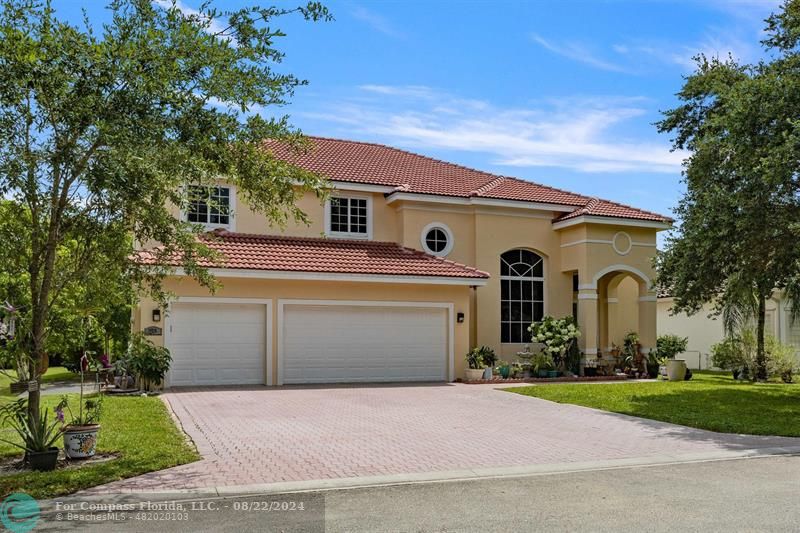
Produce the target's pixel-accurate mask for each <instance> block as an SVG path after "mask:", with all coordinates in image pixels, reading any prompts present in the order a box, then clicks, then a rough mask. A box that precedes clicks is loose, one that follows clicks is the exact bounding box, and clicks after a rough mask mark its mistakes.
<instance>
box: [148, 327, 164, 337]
mask: <svg viewBox="0 0 800 533" xmlns="http://www.w3.org/2000/svg"><path fill="white" fill-rule="evenodd" d="M144 334H145V335H147V336H148V337H155V336H158V335H161V328H160V327H158V326H148V327H146V328H144Z"/></svg>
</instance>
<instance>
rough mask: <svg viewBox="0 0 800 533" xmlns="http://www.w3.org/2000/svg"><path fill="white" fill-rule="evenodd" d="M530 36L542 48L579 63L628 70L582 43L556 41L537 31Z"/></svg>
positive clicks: (613, 69)
mask: <svg viewBox="0 0 800 533" xmlns="http://www.w3.org/2000/svg"><path fill="white" fill-rule="evenodd" d="M530 37H531V39H532V40H533V41H534V42H535V43H537V44H539V45H540V46H541V47H542V48H545V49H546V50H549V51H551V52H553V53H554V54H557V55H560V56H563V57H566V58H568V59H572V60H573V61H578V62H579V63H584V64H586V65H589V66H592V67H595V68H599V69H601V70H608V71H611V72H628V69H627V68H625V67H623V66H622V65H618V64H616V63H612V62H610V61H606V60H604V59H601V58H599V57H597V56H596V55H595V54H594V53H592V51H591V50H589V48H588V47H587V46H586V45H584V44H582V43H579V42H575V41H570V42H564V43H554V42H552V41H549V40H547V39H545V38H544V37H542V36H540V35H538V34H536V33H532V34H531V36H530Z"/></svg>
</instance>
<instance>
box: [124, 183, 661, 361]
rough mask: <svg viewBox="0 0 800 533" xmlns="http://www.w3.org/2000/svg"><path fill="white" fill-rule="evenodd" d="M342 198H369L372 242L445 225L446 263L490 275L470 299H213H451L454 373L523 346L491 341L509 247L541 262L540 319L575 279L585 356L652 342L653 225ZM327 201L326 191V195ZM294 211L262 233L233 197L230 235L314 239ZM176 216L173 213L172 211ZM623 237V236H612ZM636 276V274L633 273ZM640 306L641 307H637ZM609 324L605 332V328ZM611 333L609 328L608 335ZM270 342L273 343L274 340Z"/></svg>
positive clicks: (340, 287) (331, 290)
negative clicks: (469, 362) (620, 284)
mask: <svg viewBox="0 0 800 533" xmlns="http://www.w3.org/2000/svg"><path fill="white" fill-rule="evenodd" d="M341 193H342V194H346V195H348V196H361V197H368V198H370V199H371V209H372V238H373V239H374V240H381V241H393V242H398V243H399V244H401V245H403V246H407V247H410V248H415V249H420V250H421V249H422V244H421V232H422V229H423V228H424V227H425V226H426V225H428V224H430V223H433V222H439V223H443V224H446V225H447V226H448V228H449V229H450V231H451V232H452V234H453V236H454V246H453V249H452V251H451V252H450V254H449V255H448V256H447V259H449V260H453V261H456V262H459V263H463V264H466V265H469V266H474V267H476V268H479V269H481V270H483V271H486V272H488V273H489V274H490V276H491V277H490V279H489V280H488V282H487V284H486V285H485V286H483V287H478V288H477V289H475V290H474V292H471V290H470V289H469V288H467V287H448V286H435V285H420V286H414V285H405V284H403V285H399V284H398V285H387V284H379V283H330V282H329V283H323V282H310V281H309V282H305V281H293V282H284V281H281V282H275V281H272V282H270V281H267V280H253V279H248V280H235V279H227V280H224V281H225V287H224V288H223V289H222V291H221V292H220V293H219V294H220V295H224V296H231V295H234V296H236V295H243V296H247V297H259V298H264V297H265V298H276V299H277V298H315V299H319V298H322V299H324V298H330V299H368V300H401V301H405V300H414V301H417V300H418V301H451V302H454V303H455V304H456V308H457V311H460V312H464V313H465V315H466V316H467V319H466V320H465V322H464V324H461V325H458V326H457V330H458V334H457V338H456V354H455V362H456V369H457V375H460V372H461V368H462V367H463V355H464V353H466V351H467V350H468V349H469V347H471V346H474V345H484V344H485V345H488V346H491V347H492V348H494V349H495V351H496V352H497V353H498V354H499V355H500V356H501V357H503V358H513V355H514V354H515V353H516V352H517V351H520V350H521V349H522V347H523V344H502V343H501V342H500V255H501V254H502V253H503V252H506V251H508V250H511V249H514V248H525V249H529V250H531V251H534V252H536V253H537V254H539V255H541V256H542V257H543V258H544V261H545V265H544V266H545V268H544V273H545V303H544V309H545V313H546V314H550V315H553V316H558V317H562V316H568V315H571V314H572V305H573V290H572V278H573V273H578V276H579V284H580V291H579V296H578V298H579V300H578V315H579V325H580V326H581V328H582V329H583V330H584V336H583V337H582V338H581V340H580V346H581V348H582V349H584V350H586V352H587V353H594V352H593V350H594V351H596V350H599V349H600V350H602V349H604V348H606V347H607V344H608V342H609V341H611V342H617V343H618V342H621V338H620V332H623V333H622V335H624V333H627V332H628V331H632V330H636V331H638V332H639V334H640V337H641V338H642V344H643V346H645V347H646V348H649V347H651V346H654V345H655V337H656V302H655V295H654V293H652V291H651V287H649V286H648V284H647V283H646V282H645V280H647V281H650V280H652V279H654V272H653V268H652V264H651V262H652V257H653V256H654V254H655V251H656V248H655V242H656V233H657V230H656V229H655V228H640V227H636V226H631V225H610V224H596V223H589V224H587V223H582V224H577V225H572V226H569V227H564V228H562V229H557V230H556V229H554V227H553V223H552V220H553V219H554V218H556V217H557V216H558V215H559V213H557V212H553V211H546V210H533V209H523V208H515V207H511V206H509V207H492V206H473V205H456V204H453V203H444V202H443V203H431V202H420V201H408V200H403V201H395V202H391V203H387V200H386V198H385V197H384V195H383V194H382V193H374V192H357V191H353V192H350V191H341ZM334 194H335V193H334ZM298 206H299V207H300V208H301V209H302V210H303V211H304V212H305V213H306V214H307V215H308V216H309V217H310V219H311V223H310V224H309V225H304V224H297V223H294V222H290V223H289V224H288V225H287V227H286V228H279V227H273V226H270V225H269V224H268V223H267V220H266V218H265V217H264V216H263V215H260V214H257V213H254V212H253V211H252V210H250V209H249V208H248V207H247V206H246V205H245V203H244V202H243V201H242V200H241V199H238V200H237V201H236V203H235V217H236V223H235V224H236V226H235V230H236V231H237V232H243V233H265V234H285V235H293V236H305V237H320V236H322V235H324V228H325V224H324V212H325V210H324V205H323V203H322V202H321V201H320V200H319V199H318V198H317V197H316V196H314V195H310V194H309V195H306V196H304V197H302V198H301V199H300V200H299V201H298ZM176 214H177V210H176ZM620 233H624V234H626V235H628V236H629V238H630V242H631V246H630V247H629V248H630V249H629V250H622V251H623V252H624V253H621V252H620V251H619V250H615V249H614V246H613V245H612V244H611V243H612V242H613V241H615V237H618V236H619V234H620ZM622 240H625V239H622ZM619 272H626V273H627V274H628V275H630V276H633V278H628V279H634V278H635V281H630V282H625V284H624V288H623V289H622V290H623V292H624V293H625V298H626V302H627V303H626V304H625V305H624V306H621V308H624V309H622V311H619V312H610V310H609V308H608V307H607V302H606V301H605V300H606V299H607V298H608V283H609V280H610V279H611V278H613V277H614V276H616V275H617V274H618V273H619ZM640 274H641V276H640ZM173 288H174V289H175V292H176V293H177V294H178V295H184V296H185V295H189V294H192V295H197V294H198V291H202V289H199V288H198V287H195V286H193V285H192V284H191V283H181V284H179V285H175V286H174V287H173ZM642 299H644V301H643V300H642ZM148 305H150V307H151V306H152V305H151V304H147V303H145V305H143V308H142V309H143V310H142V312H141V314H140V316H139V317H136V320H138V321H139V323H137V324H135V327H136V328H137V329H141V328H143V327H146V326H147V325H149V323H148V321H149V319H150V318H149V310H147V311H146V312H145V307H147V306H148ZM612 326H613V328H612ZM614 328H615V329H614ZM274 339H275V336H273V342H277V341H276V340H274Z"/></svg>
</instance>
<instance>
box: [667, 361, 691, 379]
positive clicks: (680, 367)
mask: <svg viewBox="0 0 800 533" xmlns="http://www.w3.org/2000/svg"><path fill="white" fill-rule="evenodd" d="M684 378H686V360H685V359H669V360H668V361H667V379H669V380H670V381H683V380H684Z"/></svg>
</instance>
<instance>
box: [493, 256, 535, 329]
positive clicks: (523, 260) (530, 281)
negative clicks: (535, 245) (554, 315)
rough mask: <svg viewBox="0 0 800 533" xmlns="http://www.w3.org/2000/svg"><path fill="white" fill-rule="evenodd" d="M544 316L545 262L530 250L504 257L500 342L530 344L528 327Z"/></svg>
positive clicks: (501, 277) (501, 259)
mask: <svg viewBox="0 0 800 533" xmlns="http://www.w3.org/2000/svg"><path fill="white" fill-rule="evenodd" d="M542 317H544V261H543V260H542V258H541V257H540V256H538V255H536V254H535V253H533V252H531V251H529V250H509V251H508V252H505V253H504V254H503V255H501V256H500V341H501V342H509V343H522V342H530V335H529V333H528V326H530V325H531V323H532V322H538V321H539V320H541V319H542Z"/></svg>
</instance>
